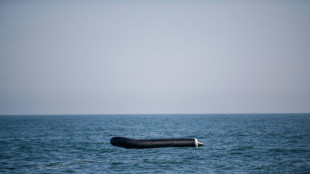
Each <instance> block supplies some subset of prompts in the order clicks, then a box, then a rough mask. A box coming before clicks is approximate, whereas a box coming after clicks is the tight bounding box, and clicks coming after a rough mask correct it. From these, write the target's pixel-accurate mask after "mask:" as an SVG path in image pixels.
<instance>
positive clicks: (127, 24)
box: [0, 0, 310, 114]
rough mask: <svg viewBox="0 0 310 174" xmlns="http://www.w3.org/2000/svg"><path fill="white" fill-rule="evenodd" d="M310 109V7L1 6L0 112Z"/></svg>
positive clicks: (303, 4)
mask: <svg viewBox="0 0 310 174" xmlns="http://www.w3.org/2000/svg"><path fill="white" fill-rule="evenodd" d="M269 112H310V1H211V0H210V1H173V0H168V1H157V2H154V1H130V2H129V1H26V2H24V1H9V0H7V1H0V114H118V113H122V114H124V113H131V114H133V113H269Z"/></svg>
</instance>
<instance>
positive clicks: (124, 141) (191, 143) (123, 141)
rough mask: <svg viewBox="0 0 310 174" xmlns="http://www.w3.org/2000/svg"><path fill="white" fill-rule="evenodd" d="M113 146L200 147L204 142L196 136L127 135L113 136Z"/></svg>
mask: <svg viewBox="0 0 310 174" xmlns="http://www.w3.org/2000/svg"><path fill="white" fill-rule="evenodd" d="M110 142H111V144H112V145H113V146H118V147H124V148H158V147H199V146H204V143H202V142H199V141H198V140H197V139H196V138H193V139H187V138H171V139H170V138H169V139H130V138H125V137H113V138H112V139H111V141H110Z"/></svg>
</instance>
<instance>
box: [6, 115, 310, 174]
mask: <svg viewBox="0 0 310 174" xmlns="http://www.w3.org/2000/svg"><path fill="white" fill-rule="evenodd" d="M115 136H123V137H128V138H134V139H154V138H197V139H198V141H201V142H203V143H204V144H205V146H203V147H168V148H151V149H126V148H121V147H116V146H112V145H111V144H110V139H111V138H112V137H115ZM0 173H1V174H5V173H31V174H35V173H40V174H41V173H264V174H265V173H281V174H282V173H290V174H291V173H305V174H309V173H310V114H171V115H169V114H168V115H167V114H157V115H150V114H146V115H144V114H139V115H126V114H124V115H18V116H14V115H7V116H0Z"/></svg>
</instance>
